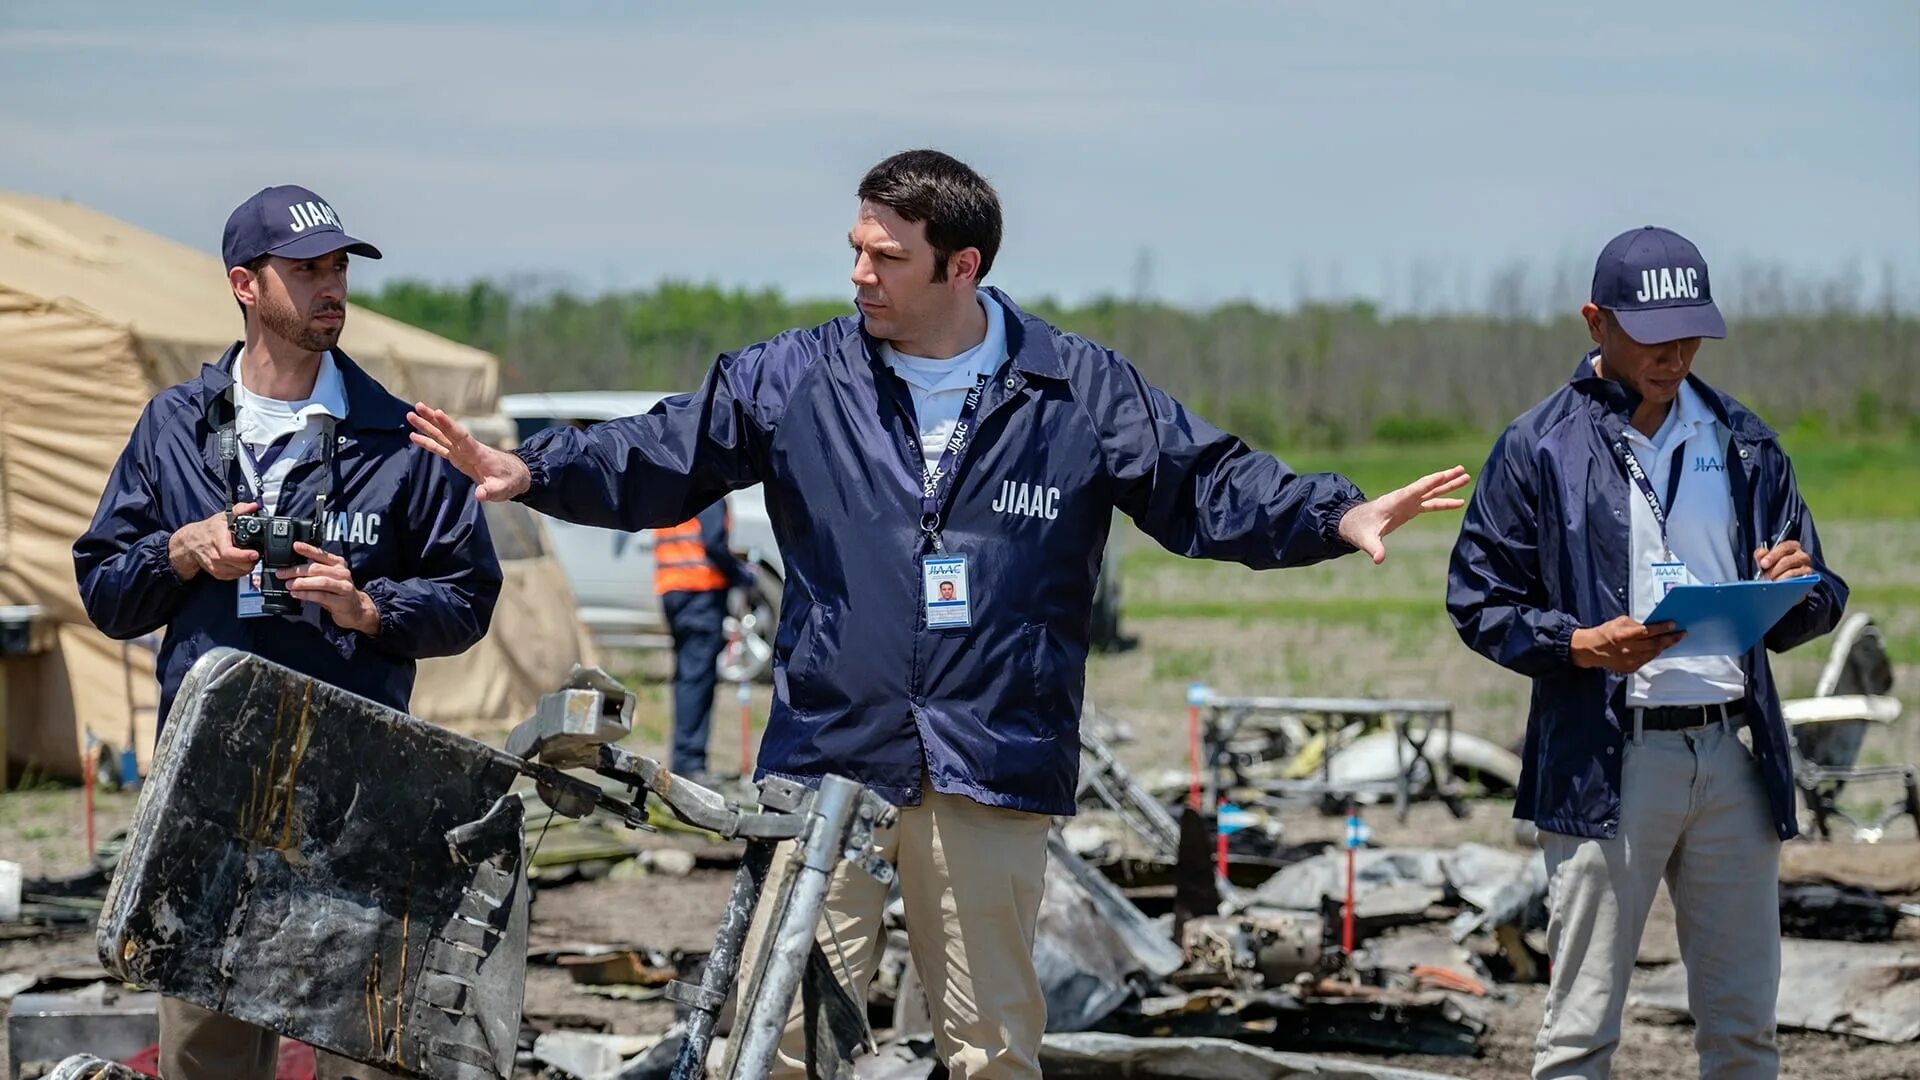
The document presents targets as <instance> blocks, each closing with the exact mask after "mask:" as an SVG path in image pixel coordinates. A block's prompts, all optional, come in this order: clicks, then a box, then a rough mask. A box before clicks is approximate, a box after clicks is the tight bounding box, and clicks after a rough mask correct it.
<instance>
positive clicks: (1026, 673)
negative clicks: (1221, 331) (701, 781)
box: [412, 151, 1467, 1080]
mask: <svg viewBox="0 0 1920 1080" xmlns="http://www.w3.org/2000/svg"><path fill="white" fill-rule="evenodd" d="M857 195H858V197H859V200H860V203H859V210H858V214H857V217H856V219H855V222H854V226H853V229H852V231H851V232H850V233H849V235H848V238H847V239H848V243H849V245H850V246H851V248H852V260H853V273H852V280H853V284H854V287H855V299H856V302H857V305H858V308H859V314H858V315H857V316H848V317H844V318H839V319H835V320H833V321H831V322H828V323H825V324H823V325H820V326H816V327H813V328H812V329H808V330H793V331H789V332H787V333H784V334H781V335H780V336H778V337H776V338H774V339H773V340H771V341H766V342H762V343H760V344H758V345H752V346H749V347H747V348H745V349H742V350H740V351H739V352H735V353H730V354H727V355H725V356H722V357H721V358H720V360H719V361H718V363H716V364H715V365H714V367H713V369H712V371H711V372H710V373H709V374H708V376H707V378H706V380H705V382H704V384H703V385H702V386H701V388H700V389H699V391H697V392H696V393H693V394H688V395H683V396H680V397H676V398H671V399H669V400H667V401H666V402H664V403H662V404H661V405H660V406H658V407H656V408H655V409H654V410H653V411H652V412H650V413H648V414H647V415H645V416H635V417H629V418H626V419H623V420H616V421H613V422H611V423H606V424H600V425H597V426H595V427H594V428H593V429H591V430H590V431H585V432H582V431H575V430H571V429H567V430H560V429H555V430H553V431H550V432H543V433H541V434H540V435H537V436H535V437H534V438H533V439H531V440H529V441H528V443H527V444H526V445H525V446H523V447H521V448H520V449H519V450H518V451H517V452H516V453H514V454H506V453H500V452H497V451H494V450H491V449H490V448H488V447H485V446H482V445H480V444H478V443H476V442H475V441H473V440H472V439H471V438H469V437H468V436H467V435H466V434H465V433H464V432H463V431H461V430H460V428H459V427H458V426H457V425H456V424H454V423H453V422H452V421H451V420H450V419H449V418H448V417H446V416H445V415H444V414H443V413H440V412H438V411H437V410H434V409H431V408H428V407H426V406H424V405H422V406H420V407H419V409H418V410H417V414H416V415H415V416H414V417H413V418H412V420H413V422H414V426H415V427H416V428H417V429H419V434H418V436H417V438H416V441H417V442H419V443H420V444H421V445H422V446H425V447H427V448H429V449H432V450H434V451H435V452H437V453H440V454H442V455H445V456H447V457H449V458H450V459H451V460H452V461H453V462H454V464H456V465H458V466H459V467H460V469H461V471H463V472H465V473H466V474H467V475H468V476H469V477H472V478H473V479H474V480H475V482H476V484H477V491H476V494H477V495H478V496H479V497H480V498H482V499H509V498H516V499H520V500H523V501H524V502H525V503H526V504H527V505H529V506H532V507H534V508H535V509H538V510H541V511H544V512H546V513H550V514H554V515H555V516H558V517H562V518H566V519H568V520H571V521H577V522H584V523H588V524H594V525H601V526H605V527H608V528H618V529H639V528H647V527H650V526H658V525H662V524H668V523H672V522H675V521H683V520H685V519H687V518H689V517H691V516H693V514H694V512H695V511H697V510H699V509H700V508H701V507H703V506H706V505H707V504H709V503H711V502H713V501H714V500H715V499H718V498H720V497H721V496H722V495H724V494H725V493H726V492H728V491H731V490H734V489H737V488H742V487H746V486H748V485H751V484H754V483H760V484H763V485H764V486H765V489H766V499H767V508H768V511H769V513H770V515H771V517H772V520H773V527H774V531H775V535H776V537H777V538H778V540H779V543H780V549H781V553H782V555H783V556H784V558H785V562H786V567H787V571H788V574H787V579H786V591H785V597H784V601H783V604H782V607H781V612H780V627H779V632H778V634H777V636H776V640H775V645H774V665H775V666H774V679H775V700H774V705H773V710H772V715H771V718H770V719H769V721H768V726H767V732H766V736H765V738H764V740H763V743H762V746H761V749H760V759H759V770H758V771H759V774H760V775H761V776H767V775H777V776H784V777H791V778H796V779H799V780H802V781H814V782H817V781H818V780H819V778H820V777H822V776H823V775H826V774H829V773H833V774H839V775H842V776H847V777H850V778H852V779H855V780H858V781H860V782H861V783H863V784H866V785H867V786H869V787H870V788H872V789H873V790H874V791H876V792H878V793H879V794H881V795H882V796H884V797H885V798H887V799H888V800H889V801H891V802H893V803H895V804H896V805H898V806H900V807H902V808H903V809H902V813H901V815H900V823H899V825H898V826H897V827H896V828H895V829H893V830H891V832H890V834H889V835H888V836H887V837H886V838H884V841H883V846H884V848H885V854H886V855H887V857H888V858H889V859H891V860H893V861H894V862H895V863H896V865H897V866H898V868H899V871H900V879H901V889H902V892H903V894H904V897H905V902H906V906H907V920H908V923H909V925H910V926H911V927H912V930H911V932H910V935H909V936H910V938H911V945H912V951H913V956H914V963H915V966H916V968H917V969H918V971H919V972H920V974H921V976H922V977H923V978H924V979H925V981H926V985H927V991H928V998H929V999H930V1005H931V1009H932V1013H933V1021H934V1036H935V1040H936V1042H937V1044H938V1048H939V1055H940V1057H941V1059H942V1060H943V1061H944V1062H945V1063H946V1065H947V1067H948V1069H949V1071H950V1073H951V1075H953V1076H955V1077H973V1078H976V1080H979V1078H987V1077H1038V1076H1039V1075H1040V1073H1039V1067H1038V1065H1037V1055H1038V1051H1039V1043H1040V1035H1041V1032H1042V1030H1043V1029H1044V1027H1045V1024H1046V1010H1045V1004H1044V1002H1043V1000H1042V998H1041V994H1040V988H1039V985H1038V981H1037V979H1036V977H1035V974H1034V968H1033V957H1032V945H1033V932H1034V922H1035V919H1036V916H1037V913H1038V907H1039V902H1040V894H1041V885H1042V877H1043V874H1044V872H1045V868H1046V858H1047V853H1046V834H1047V829H1048V826H1049V819H1048V817H1047V816H1046V815H1054V814H1071V813H1073V809H1074V790H1075V787H1076V778H1077V772H1078V767H1079V756H1080V749H1079V740H1078V737H1077V736H1076V734H1075V731H1076V727H1077V725H1078V722H1079V716H1080V704H1081V693H1082V688H1083V685H1084V683H1085V677H1086V659H1087V644H1088V634H1089V619H1090V612H1091V605H1092V601H1093V594H1094V585H1095V580H1096V578H1097V576H1098V572H1099V569H1100V560H1101V556H1102V552H1103V551H1104V550H1105V546H1106V543H1105V542H1106V535H1107V529H1108V525H1109V522H1110V520H1111V511H1112V509H1113V508H1114V507H1119V508H1120V509H1121V510H1124V511H1126V512H1127V513H1128V514H1129V515H1130V516H1132V518H1133V519H1134V520H1135V521H1136V522H1137V523H1138V524H1139V525H1140V527H1141V528H1142V529H1144V530H1146V532H1147V533H1148V534H1150V535H1151V536H1153V537H1154V538H1155V539H1156V540H1158V541H1159V542H1160V543H1162V544H1163V545H1165V546H1166V547H1167V548H1169V549H1170V550H1173V551H1175V552H1179V553H1180V554H1183V555H1188V556H1192V557H1196V558H1213V559H1226V560H1232V561H1236V562H1240V563H1244V564H1246V565H1248V566H1252V567H1256V568H1267V567H1278V566H1302V565H1306V564H1308V563H1314V562H1318V561H1321V560H1323V559H1328V558H1332V557H1335V556H1338V555H1343V554H1346V553H1348V552H1350V551H1353V550H1355V549H1356V548H1357V549H1360V550H1363V551H1366V552H1367V553H1368V554H1370V555H1371V556H1372V557H1373V559H1374V561H1376V562H1378V561H1379V560H1380V559H1382V558H1384V557H1385V555H1386V551H1385V548H1384V547H1383V546H1382V539H1383V538H1384V537H1385V536H1386V535H1387V534H1388V533H1389V532H1392V531H1393V530H1394V529H1396V528H1398V527H1399V526H1401V525H1403V524H1405V523H1406V522H1407V521H1410V520H1412V518H1413V517H1415V516H1416V515H1418V514H1419V513H1421V512H1422V511H1423V510H1445V509H1455V508H1458V507H1459V506H1460V505H1461V503H1460V500H1458V499H1448V498H1444V497H1442V496H1444V495H1445V494H1446V493H1447V492H1449V491H1452V490H1455V489H1457V488H1458V487H1460V486H1461V485H1464V484H1465V483H1466V482H1467V480H1466V476H1465V470H1464V469H1458V468H1456V469H1452V470H1448V471H1446V472H1442V473H1436V474H1434V475H1432V476H1428V477H1425V478H1423V479H1421V480H1419V481H1417V482H1415V483H1414V484H1411V485H1409V486H1407V487H1405V488H1402V489H1400V490H1398V491H1395V492H1393V493H1391V494H1388V495H1386V496H1384V497H1382V498H1380V499H1376V500H1374V501H1372V502H1367V501H1365V500H1364V499H1363V497H1362V496H1361V494H1360V492H1359V491H1358V490H1356V489H1355V488H1354V486H1353V485H1352V484H1351V483H1349V482H1348V481H1347V480H1346V479H1345V478H1343V477H1340V476H1337V475H1334V474H1331V473H1321V474H1312V475H1300V474H1298V473H1295V472H1294V471H1293V470H1292V469H1290V468H1288V467H1287V466H1286V465H1285V464H1284V463H1283V462H1281V461H1279V460H1278V459H1277V458H1275V457H1273V456H1272V455H1270V454H1265V453H1261V452H1258V451H1256V450H1253V449H1252V448H1250V447H1248V446H1247V445H1246V444H1245V443H1244V442H1242V441H1240V440H1239V439H1237V438H1234V437H1233V436H1231V435H1228V434H1226V433H1225V432H1222V431H1220V430H1219V429H1217V428H1215V427H1213V426H1212V425H1210V424H1208V423H1207V422H1206V421H1204V420H1201V419H1200V418H1199V417H1196V416H1194V415H1193V414H1191V413H1189V412H1188V411H1187V410H1186V409H1185V408H1183V407H1182V406H1181V405H1180V403H1179V402H1177V401H1175V400H1174V399H1173V398H1171V397H1169V396H1168V395H1167V394H1165V393H1164V392H1162V391H1160V390H1158V389H1156V388H1154V387H1153V386H1151V385H1149V384H1148V383H1147V382H1146V380H1145V379H1143V378H1142V377H1141V375H1140V373H1139V372H1138V371H1136V370H1135V369H1134V367H1133V366H1132V365H1131V364H1129V363H1128V362H1127V361H1126V360H1124V359H1122V358H1121V357H1120V356H1118V355H1116V354H1115V353H1113V352H1112V351H1111V350H1108V349H1105V348H1102V347H1101V346H1099V345H1096V344H1094V343H1093V342H1090V341H1087V340H1086V339H1084V338H1080V337H1077V336H1075V335H1072V334H1069V333H1065V332H1063V331H1060V330H1058V329H1056V328H1054V327H1052V326H1049V325H1048V324H1046V323H1045V322H1043V321H1041V320H1040V319H1037V318H1034V317H1033V316H1030V315H1027V314H1026V313H1024V312H1022V311H1021V310H1020V309H1019V308H1018V307H1016V306H1014V304H1013V301H1011V300H1009V299H1008V298H1007V297H1006V296H1005V295H1004V294H1003V293H1001V292H999V291H998V290H995V289H983V288H981V287H980V282H981V280H982V279H983V278H985V277H986V275H987V272H988V270H989V269H990V268H991V267H992V264H993V258H994V255H995V253H996V252H997V251H998V249H999V245H1000V230H1001V218H1000V204H999V199H998V196H997V195H996V194H995V193H994V191H993V189H992V187H990V186H989V185H988V184H987V182H986V181H985V180H984V179H982V178H981V177H980V176H979V174H977V173H976V172H974V171H973V170H972V169H970V168H968V167H967V166H966V165H964V164H962V163H960V162H959V161H956V160H954V159H953V158H951V157H948V156H947V155H945V154H941V153H938V152H935V151H909V152H907V153H903V154H899V155H896V156H894V157H892V158H889V159H888V160H886V161H884V162H881V163H880V164H879V165H877V166H875V167H874V168H873V169H872V170H871V171H870V172H868V174H867V176H866V177H865V179H863V180H862V181H861V183H860V185H859V188H858V190H857ZM884 902H885V890H884V889H883V888H882V887H881V886H879V885H878V884H877V883H875V882H874V881H872V880H871V879H870V878H866V877H865V876H864V875H863V874H862V873H860V872H859V871H857V870H856V871H854V872H853V873H852V874H851V875H848V874H844V873H843V874H842V875H840V876H839V877H838V878H837V879H836V881H835V883H834V886H833V889H832V892H831V894H830V895H829V899H828V907H829V911H828V918H827V920H826V923H827V928H826V929H823V931H822V935H821V940H822V942H823V943H824V944H825V947H826V948H827V949H828V950H829V952H828V955H829V956H839V957H841V958H842V959H844V961H845V966H846V968H847V969H848V970H849V971H850V972H851V974H852V978H853V983H854V985H853V986H852V987H850V989H851V990H852V991H853V993H854V996H855V999H856V1000H864V990H865V987H866V983H867V980H868V979H869V978H870V977H871V975H872V972H873V970H874V966H875V964H876V962H877V961H878V959H879V956H880V947H881V945H882V944H883V943H884V940H885V934H884V932H883V931H882V930H881V927H880V915H881V908H882V906H883V904H884ZM743 985H751V984H750V982H743ZM789 1032H790V1034H794V1033H797V1027H790V1028H789ZM788 1046H789V1047H790V1048H791V1047H792V1046H793V1043H792V1042H791V1041H790V1042H789V1043H788ZM797 1066H798V1063H797V1061H795V1060H791V1059H789V1061H788V1062H787V1067H788V1068H790V1069H794V1068H797Z"/></svg>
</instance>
